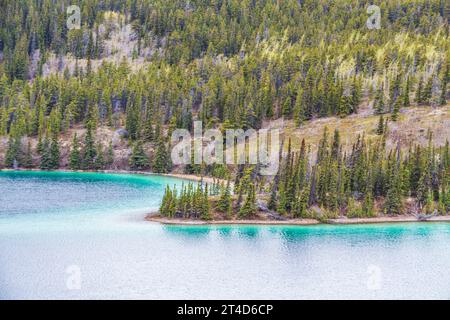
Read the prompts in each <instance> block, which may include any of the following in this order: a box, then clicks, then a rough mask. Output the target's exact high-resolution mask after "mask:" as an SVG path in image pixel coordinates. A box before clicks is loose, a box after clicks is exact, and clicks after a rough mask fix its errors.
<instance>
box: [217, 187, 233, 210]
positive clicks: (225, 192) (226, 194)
mask: <svg viewBox="0 0 450 320" xmlns="http://www.w3.org/2000/svg"><path fill="white" fill-rule="evenodd" d="M232 207H233V203H232V200H231V187H230V181H229V180H228V181H227V185H226V187H224V186H223V185H222V188H221V191H220V198H219V201H218V202H217V206H216V209H217V211H219V212H223V213H225V214H226V216H227V217H228V218H230V216H231V214H230V213H231V210H232Z"/></svg>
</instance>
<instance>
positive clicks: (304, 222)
mask: <svg viewBox="0 0 450 320" xmlns="http://www.w3.org/2000/svg"><path fill="white" fill-rule="evenodd" d="M145 220H147V221H152V222H158V223H161V224H170V225H187V226H189V225H194V226H195V225H237V224H243V225H293V226H309V225H317V224H336V225H348V224H371V223H399V222H450V216H438V217H433V218H430V219H428V220H426V221H419V220H418V219H417V218H416V217H414V216H406V215H405V216H398V217H376V218H352V219H349V218H338V219H329V220H327V222H320V221H318V220H316V219H289V220H212V221H202V220H188V219H168V218H164V217H161V216H159V215H157V214H154V213H153V214H149V215H147V216H146V217H145Z"/></svg>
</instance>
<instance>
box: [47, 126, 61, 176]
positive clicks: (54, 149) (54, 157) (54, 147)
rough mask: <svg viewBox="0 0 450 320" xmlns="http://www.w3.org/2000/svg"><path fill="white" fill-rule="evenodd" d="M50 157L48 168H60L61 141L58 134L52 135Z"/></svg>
mask: <svg viewBox="0 0 450 320" xmlns="http://www.w3.org/2000/svg"><path fill="white" fill-rule="evenodd" d="M49 152H50V159H49V164H48V167H49V168H48V169H58V168H59V162H60V152H59V143H58V138H57V135H56V134H54V135H53V137H52V141H51V143H50V150H49Z"/></svg>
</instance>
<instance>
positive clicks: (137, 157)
mask: <svg viewBox="0 0 450 320" xmlns="http://www.w3.org/2000/svg"><path fill="white" fill-rule="evenodd" d="M129 165H130V168H131V169H132V170H146V169H148V168H149V167H150V160H149V159H148V156H147V155H146V154H145V152H144V148H143V146H142V142H141V141H136V142H135V144H134V146H133V151H132V153H131V156H130V159H129Z"/></svg>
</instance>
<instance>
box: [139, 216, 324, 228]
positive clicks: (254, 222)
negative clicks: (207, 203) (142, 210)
mask: <svg viewBox="0 0 450 320" xmlns="http://www.w3.org/2000/svg"><path fill="white" fill-rule="evenodd" d="M145 220H147V221H153V222H158V223H162V224H174V225H224V224H227V225H235V224H245V225H299V226H306V225H315V224H319V223H320V222H319V221H317V220H315V219H292V220H211V221H202V220H187V219H168V218H163V217H160V216H155V215H148V216H147V217H146V218H145Z"/></svg>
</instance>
